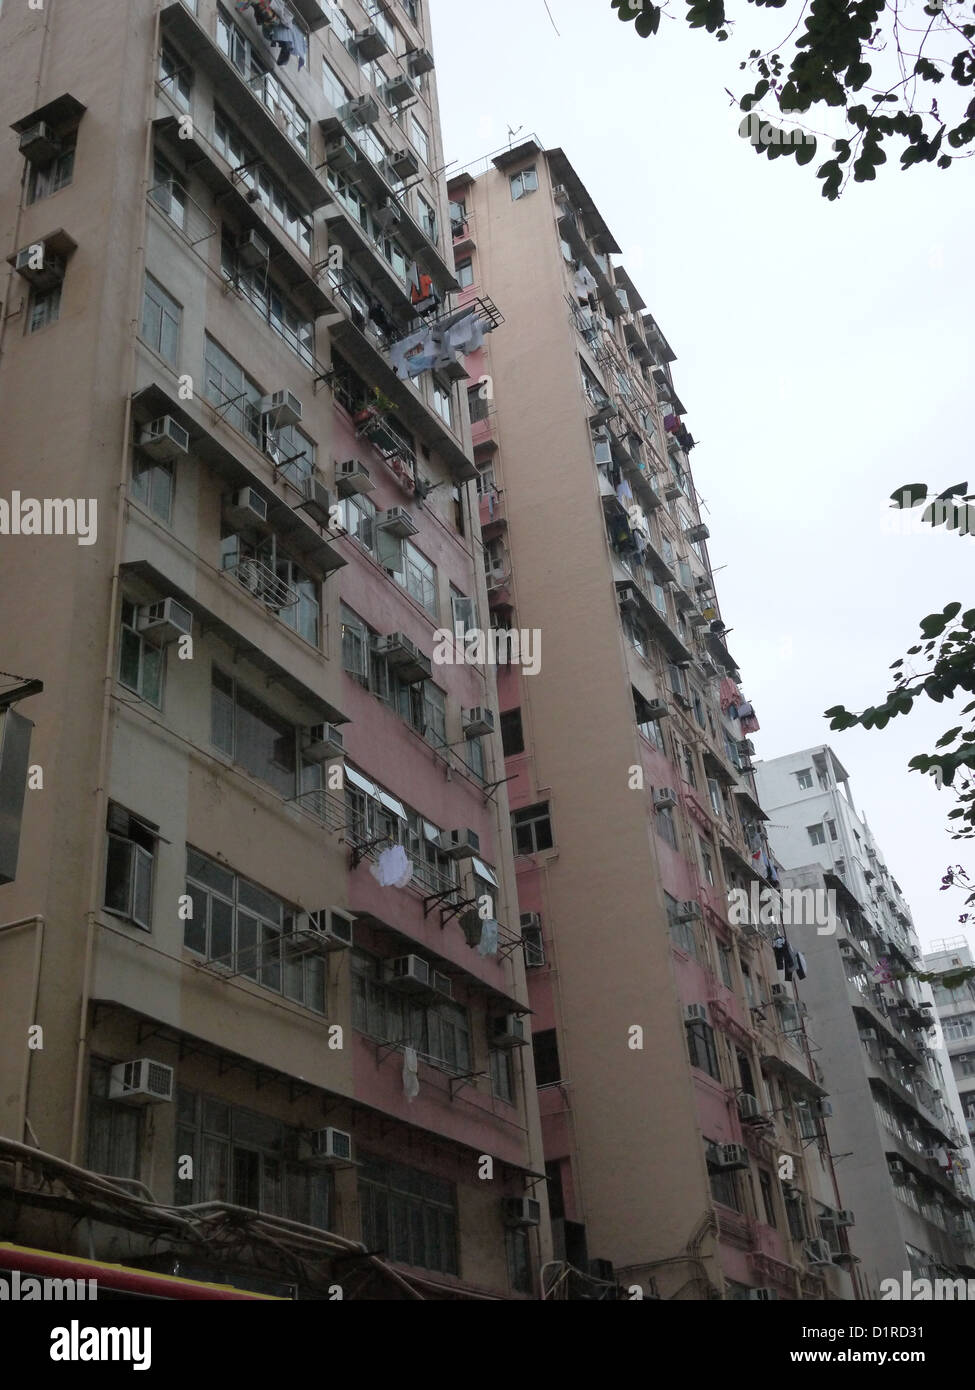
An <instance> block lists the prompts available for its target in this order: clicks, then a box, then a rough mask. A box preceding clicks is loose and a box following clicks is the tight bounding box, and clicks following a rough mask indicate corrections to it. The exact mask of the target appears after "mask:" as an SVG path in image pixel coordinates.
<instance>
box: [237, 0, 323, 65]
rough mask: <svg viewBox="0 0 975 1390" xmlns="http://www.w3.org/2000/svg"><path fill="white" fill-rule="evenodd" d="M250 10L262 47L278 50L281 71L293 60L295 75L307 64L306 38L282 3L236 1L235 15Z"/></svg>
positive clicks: (274, 0) (277, 1)
mask: <svg viewBox="0 0 975 1390" xmlns="http://www.w3.org/2000/svg"><path fill="white" fill-rule="evenodd" d="M247 10H250V11H251V13H252V14H253V16H254V19H255V21H256V23H257V24H258V26H259V28H260V30H261V33H262V34H263V36H264V41H265V43H267V44H269V45H270V47H272V48H277V50H278V63H277V65H278V67H279V68H283V67H285V66H286V65H287V64H288V63H289V62H290V61H291V58H292V56H297V59H298V71H299V72H300V71H301V69H302V68H303V67H304V66H305V64H306V63H307V62H308V36H307V35H306V34H305V31H304V29H302V27H301V25H300V24H297V23H296V22H295V18H294V15H293V14H292V13H291V11H290V10H289V9H288V7H287V5H285V4H283V3H282V0H240V2H239V4H238V5H237V12H238V14H243V13H245V12H246V11H247Z"/></svg>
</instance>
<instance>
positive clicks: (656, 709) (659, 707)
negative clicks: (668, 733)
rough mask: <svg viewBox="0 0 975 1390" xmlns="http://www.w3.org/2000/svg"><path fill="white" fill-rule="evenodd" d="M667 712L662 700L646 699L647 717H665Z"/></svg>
mask: <svg viewBox="0 0 975 1390" xmlns="http://www.w3.org/2000/svg"><path fill="white" fill-rule="evenodd" d="M669 713H670V710H669V709H668V708H667V705H666V702H665V701H663V700H648V701H647V703H646V708H645V714H646V717H647V718H648V719H665V718H666V717H667V715H668V714H669Z"/></svg>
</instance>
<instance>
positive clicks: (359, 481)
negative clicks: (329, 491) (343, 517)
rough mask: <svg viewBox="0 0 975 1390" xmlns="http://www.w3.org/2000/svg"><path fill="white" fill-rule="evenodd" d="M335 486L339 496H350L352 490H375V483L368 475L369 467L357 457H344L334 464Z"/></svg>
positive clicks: (359, 491)
mask: <svg viewBox="0 0 975 1390" xmlns="http://www.w3.org/2000/svg"><path fill="white" fill-rule="evenodd" d="M335 486H336V488H337V489H338V494H339V496H340V497H350V496H351V495H352V494H353V493H354V492H358V493H362V492H375V490H376V484H375V483H374V482H373V481H372V478H371V477H370V476H369V469H368V468H367V467H366V466H365V464H364V463H360V462H359V460H358V459H344V460H343V461H342V462H341V463H337V464H336V465H335Z"/></svg>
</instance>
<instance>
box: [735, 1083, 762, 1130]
mask: <svg viewBox="0 0 975 1390" xmlns="http://www.w3.org/2000/svg"><path fill="white" fill-rule="evenodd" d="M738 1118H739V1119H740V1120H743V1121H745V1123H749V1122H750V1121H753V1120H763V1119H764V1118H765V1114H764V1112H763V1110H762V1107H761V1105H759V1103H758V1098H757V1096H750V1095H749V1094H748V1092H747V1091H742V1093H741V1095H740V1096H739V1097H738Z"/></svg>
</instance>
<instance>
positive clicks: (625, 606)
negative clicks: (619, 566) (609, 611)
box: [616, 584, 640, 613]
mask: <svg viewBox="0 0 975 1390" xmlns="http://www.w3.org/2000/svg"><path fill="white" fill-rule="evenodd" d="M616 602H617V603H618V604H619V606H620V610H621V611H622V612H624V613H635V612H637V611H638V610H639V607H640V598H639V595H638V594H637V591H636V586H635V585H633V584H623V585H621V586H620V587H619V588H618V589H617V590H616Z"/></svg>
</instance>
